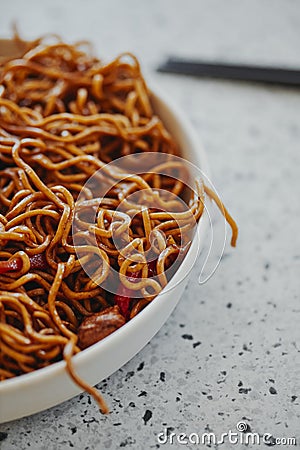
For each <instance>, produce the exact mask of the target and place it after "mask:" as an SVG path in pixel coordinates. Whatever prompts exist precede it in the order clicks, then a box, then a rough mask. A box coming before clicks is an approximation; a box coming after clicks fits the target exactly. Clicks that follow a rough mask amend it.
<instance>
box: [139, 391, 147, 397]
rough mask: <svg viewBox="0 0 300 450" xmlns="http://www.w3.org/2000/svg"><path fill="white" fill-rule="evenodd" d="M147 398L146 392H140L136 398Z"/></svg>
mask: <svg viewBox="0 0 300 450" xmlns="http://www.w3.org/2000/svg"><path fill="white" fill-rule="evenodd" d="M146 396H147V392H146V391H141V392H140V393H139V395H138V397H146Z"/></svg>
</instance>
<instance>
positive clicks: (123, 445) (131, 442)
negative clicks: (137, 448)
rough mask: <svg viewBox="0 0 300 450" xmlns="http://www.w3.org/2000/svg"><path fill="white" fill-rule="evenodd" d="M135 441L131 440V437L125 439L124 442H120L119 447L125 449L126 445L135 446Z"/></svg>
mask: <svg viewBox="0 0 300 450" xmlns="http://www.w3.org/2000/svg"><path fill="white" fill-rule="evenodd" d="M135 443H136V440H135V439H133V438H132V437H131V436H129V437H128V438H126V439H125V441H122V442H121V444H120V447H126V446H127V445H129V446H131V445H132V444H135Z"/></svg>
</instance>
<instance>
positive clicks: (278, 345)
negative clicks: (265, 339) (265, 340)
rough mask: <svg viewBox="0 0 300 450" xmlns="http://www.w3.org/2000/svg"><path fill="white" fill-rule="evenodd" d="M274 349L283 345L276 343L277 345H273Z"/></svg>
mask: <svg viewBox="0 0 300 450" xmlns="http://www.w3.org/2000/svg"><path fill="white" fill-rule="evenodd" d="M273 347H274V348H277V347H281V343H280V342H276V343H275V344H274V345H273Z"/></svg>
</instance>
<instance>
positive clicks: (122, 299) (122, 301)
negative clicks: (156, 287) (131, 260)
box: [114, 260, 157, 320]
mask: <svg viewBox="0 0 300 450" xmlns="http://www.w3.org/2000/svg"><path fill="white" fill-rule="evenodd" d="M156 262H157V260H153V261H150V262H148V263H147V264H148V276H149V277H154V276H155V275H156ZM140 275H141V271H139V272H132V273H131V274H130V276H128V277H127V279H128V280H129V281H131V282H132V283H134V282H135V281H137V280H138V279H139V278H140ZM134 294H135V291H134V290H133V289H129V288H128V287H126V286H124V285H123V284H122V283H121V284H120V285H119V287H118V290H117V293H116V295H115V297H114V301H115V303H116V305H118V307H119V308H120V311H121V314H122V315H123V316H124V317H125V319H126V320H128V319H129V315H130V311H129V308H130V302H131V300H132V298H134Z"/></svg>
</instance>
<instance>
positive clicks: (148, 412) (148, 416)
mask: <svg viewBox="0 0 300 450" xmlns="http://www.w3.org/2000/svg"><path fill="white" fill-rule="evenodd" d="M151 417H152V411H150V409H146V411H145V414H144V416H143V420H144V422H145V425H147V422H148V421H149V420H150V419H151Z"/></svg>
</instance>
